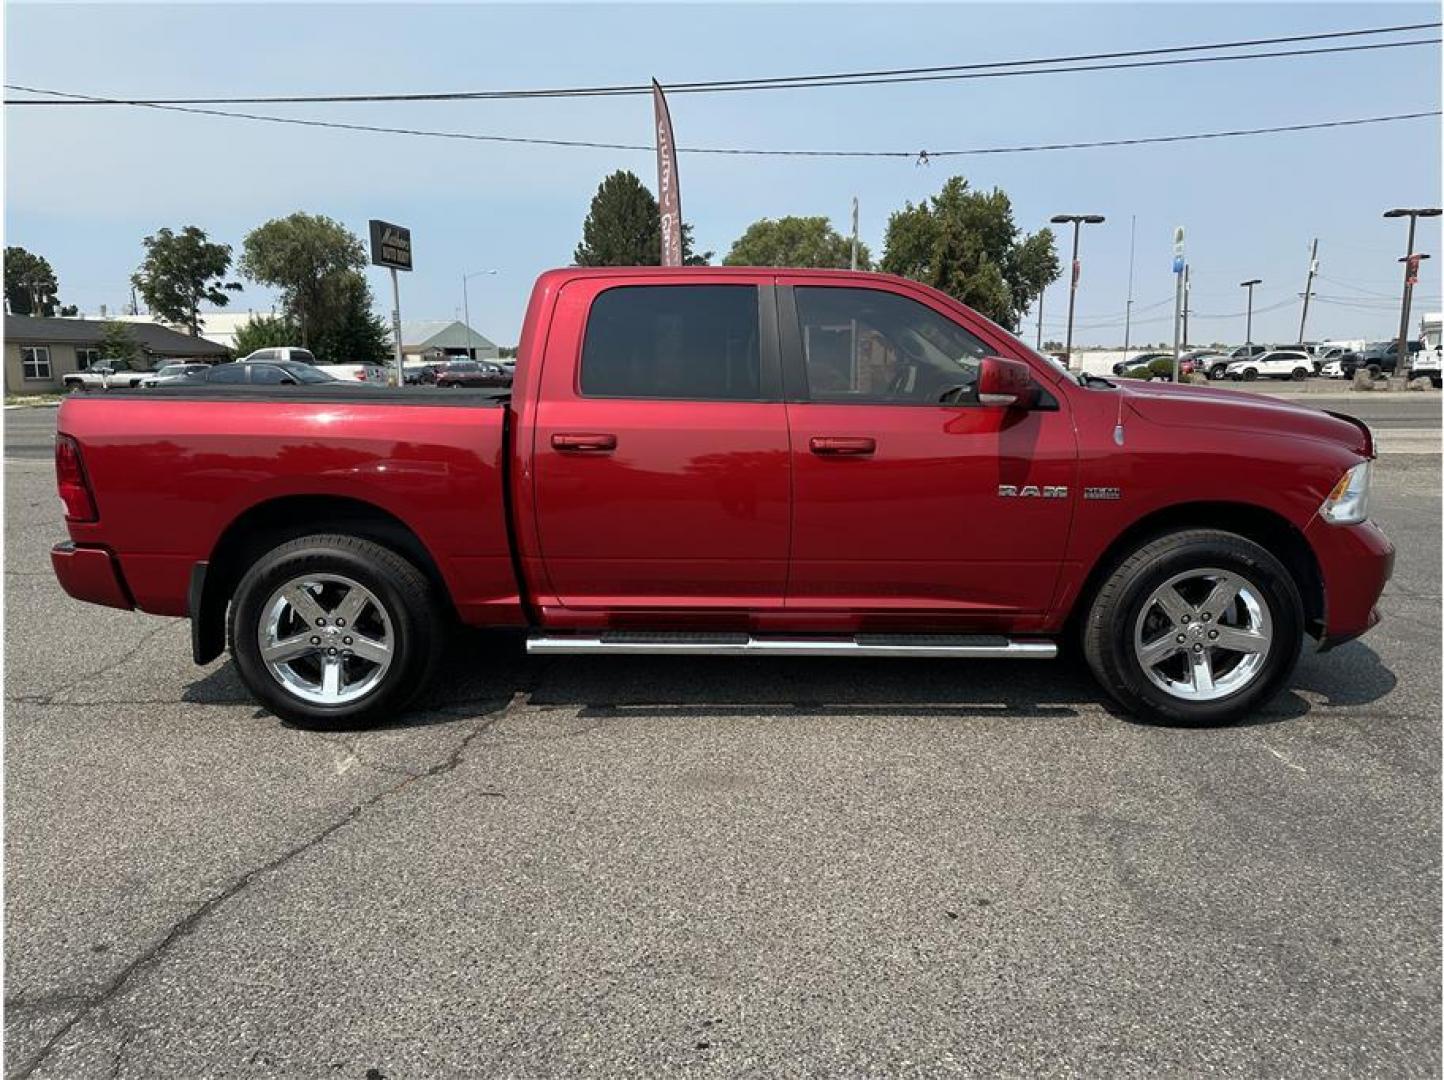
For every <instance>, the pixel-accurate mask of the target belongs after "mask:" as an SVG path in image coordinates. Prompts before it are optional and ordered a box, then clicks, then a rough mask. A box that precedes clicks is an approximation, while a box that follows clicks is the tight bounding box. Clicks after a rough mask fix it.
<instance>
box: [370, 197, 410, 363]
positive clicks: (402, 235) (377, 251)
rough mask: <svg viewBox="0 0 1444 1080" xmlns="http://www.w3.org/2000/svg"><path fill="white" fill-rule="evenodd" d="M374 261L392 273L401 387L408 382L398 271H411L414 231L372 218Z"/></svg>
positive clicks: (393, 322)
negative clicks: (403, 360)
mask: <svg viewBox="0 0 1444 1080" xmlns="http://www.w3.org/2000/svg"><path fill="white" fill-rule="evenodd" d="M371 262H372V263H373V264H374V265H376V266H385V267H389V268H390V270H391V337H392V340H393V342H394V343H395V346H396V376H395V377H396V385H397V386H401V385H403V384H404V383H405V379H404V377H403V375H402V370H401V284H400V281H399V279H398V278H397V277H396V271H398V270H406V271H410V269H411V230H410V229H406V228H402V227H401V226H400V225H392V224H391V223H390V222H389V221H377V220H376V219H375V218H372V219H371Z"/></svg>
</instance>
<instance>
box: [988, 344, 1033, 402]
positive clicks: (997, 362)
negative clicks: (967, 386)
mask: <svg viewBox="0 0 1444 1080" xmlns="http://www.w3.org/2000/svg"><path fill="white" fill-rule="evenodd" d="M1037 401H1038V384H1037V383H1035V382H1034V381H1033V372H1032V371H1030V370H1029V368H1028V365H1027V364H1024V363H1021V362H1020V361H1017V360H1004V359H1003V358H1002V357H1001V356H985V357H983V359H982V361H981V364H980V367H979V370H978V403H979V404H980V405H985V406H992V407H993V408H1002V409H1031V408H1032V407H1033V406H1034V405H1035V404H1036V403H1037Z"/></svg>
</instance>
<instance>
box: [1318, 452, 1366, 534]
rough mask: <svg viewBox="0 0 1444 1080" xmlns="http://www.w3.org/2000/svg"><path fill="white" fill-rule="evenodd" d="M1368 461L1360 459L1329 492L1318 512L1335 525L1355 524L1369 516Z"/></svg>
mask: <svg viewBox="0 0 1444 1080" xmlns="http://www.w3.org/2000/svg"><path fill="white" fill-rule="evenodd" d="M1369 464H1370V463H1369V462H1367V461H1361V462H1359V464H1357V465H1355V466H1354V467H1353V468H1352V469H1350V470H1349V471H1348V472H1346V473H1344V475H1343V476H1341V477H1339V482H1338V483H1337V484H1335V485H1334V490H1333V491H1331V492H1329V497H1328V498H1326V499H1325V500H1324V505H1323V506H1321V507H1319V513H1320V514H1322V515H1323V518H1324V520H1325V521H1328V522H1332V523H1333V524H1335V525H1357V524H1358V523H1359V522H1361V521H1363V520H1364V519H1365V518H1366V517H1368V516H1369V473H1370V471H1371V470H1370V469H1369Z"/></svg>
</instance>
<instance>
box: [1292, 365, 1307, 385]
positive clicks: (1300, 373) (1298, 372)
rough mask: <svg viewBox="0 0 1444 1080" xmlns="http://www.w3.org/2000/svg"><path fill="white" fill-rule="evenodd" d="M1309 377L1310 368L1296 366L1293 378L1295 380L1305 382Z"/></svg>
mask: <svg viewBox="0 0 1444 1080" xmlns="http://www.w3.org/2000/svg"><path fill="white" fill-rule="evenodd" d="M1308 377H1309V372H1308V369H1307V368H1301V367H1296V368H1294V373H1293V380H1294V382H1303V381H1304V380H1305V379H1307V378H1308Z"/></svg>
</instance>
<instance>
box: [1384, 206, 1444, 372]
mask: <svg viewBox="0 0 1444 1080" xmlns="http://www.w3.org/2000/svg"><path fill="white" fill-rule="evenodd" d="M1441 213H1444V210H1441V209H1440V208H1439V207H1423V208H1418V209H1406V208H1400V209H1397V210H1386V211H1385V212H1384V216H1385V217H1386V218H1397V217H1407V218H1408V219H1409V241H1408V245H1407V247H1406V248H1405V251H1404V258H1403V260H1401V261H1402V262H1403V263H1404V296H1403V299H1402V300H1401V301H1400V304H1399V341H1398V344H1397V346H1396V348H1397V349H1398V350H1399V352H1398V355H1397V356H1396V357H1395V358H1394V364H1395V368H1394V370H1395V371H1402V370H1403V369H1404V365H1405V363H1406V362H1407V361H1408V357H1409V351H1408V341H1409V305H1410V303H1411V302H1412V301H1413V299H1414V281H1415V279H1416V277H1417V276H1418V272H1419V263H1418V261H1417V260H1416V259H1415V258H1414V225H1415V223H1416V222H1417V221H1418V220H1419V219H1420V218H1421V217H1438V216H1439V215H1440V214H1441Z"/></svg>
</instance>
